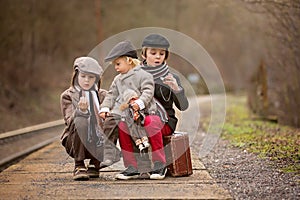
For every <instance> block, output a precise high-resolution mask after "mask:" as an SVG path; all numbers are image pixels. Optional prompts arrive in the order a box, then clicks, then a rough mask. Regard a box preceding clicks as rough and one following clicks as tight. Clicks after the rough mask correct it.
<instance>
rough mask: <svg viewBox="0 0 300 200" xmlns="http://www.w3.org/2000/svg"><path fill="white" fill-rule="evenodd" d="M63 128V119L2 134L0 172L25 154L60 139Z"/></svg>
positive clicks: (0, 136) (0, 137)
mask: <svg viewBox="0 0 300 200" xmlns="http://www.w3.org/2000/svg"><path fill="white" fill-rule="evenodd" d="M63 128H64V122H63V120H57V121H52V122H48V123H43V124H39V125H35V126H30V127H26V128H23V129H18V130H14V131H10V132H6V133H2V134H0V172H1V171H3V170H4V169H5V168H7V167H8V166H10V165H11V164H13V163H15V162H17V161H18V160H20V159H22V158H23V157H24V156H26V155H28V154H30V153H32V152H34V151H36V150H38V149H40V148H42V147H44V146H46V145H48V144H50V143H52V142H53V141H55V140H58V139H59V137H60V136H61V133H62V130H63Z"/></svg>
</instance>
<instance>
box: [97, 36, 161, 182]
mask: <svg viewBox="0 0 300 200" xmlns="http://www.w3.org/2000/svg"><path fill="white" fill-rule="evenodd" d="M105 61H111V62H112V64H113V65H114V67H115V69H116V71H117V72H119V74H118V75H117V76H116V77H115V78H114V80H113V82H112V84H111V86H110V89H109V92H108V94H107V96H106V97H105V99H104V101H103V103H102V105H101V111H100V116H101V117H103V118H107V117H110V116H111V115H119V116H122V115H123V111H122V110H121V109H120V106H122V104H123V103H124V101H123V99H124V97H125V96H127V91H128V90H129V89H130V90H133V91H134V92H135V93H136V95H135V99H134V100H133V101H132V102H131V103H130V107H131V108H132V109H133V111H139V112H140V111H142V113H144V114H145V117H144V122H143V126H138V128H143V129H145V131H146V133H147V135H148V138H149V142H150V144H151V147H152V148H151V149H152V160H153V161H156V160H165V157H164V152H163V151H156V143H157V142H156V140H154V139H153V138H154V137H153V136H156V135H158V137H159V138H162V135H161V132H160V129H161V127H162V126H158V124H159V123H156V122H157V121H160V119H159V117H158V116H157V115H156V113H157V107H156V103H155V101H154V99H153V94H154V93H153V92H154V81H153V77H152V75H151V74H149V73H148V72H146V71H144V70H142V69H141V66H140V65H139V64H140V63H139V60H137V53H136V51H135V48H134V47H133V45H132V44H131V43H130V42H129V41H123V42H120V43H118V44H117V45H116V46H114V47H113V49H112V50H111V51H110V52H109V54H108V55H107V57H106V58H105ZM125 98H126V97H125ZM126 117H127V116H125V118H126ZM120 118H121V117H120ZM128 125H129V124H128V123H126V122H125V121H122V120H121V121H119V122H118V131H119V132H118V133H119V142H120V146H121V149H122V154H123V161H124V166H125V167H126V169H125V170H124V171H123V172H121V173H119V174H117V175H116V178H117V179H122V180H127V179H132V178H137V177H139V175H140V171H139V169H140V168H139V166H138V162H137V159H136V157H135V155H134V152H133V151H134V148H133V146H130V147H129V148H128V143H130V144H131V145H132V144H133V140H132V134H131V133H130V131H133V130H132V129H131V128H132V127H129V126H128ZM140 133H143V131H142V132H140ZM124 137H129V140H128V141H124V140H123V138H124ZM108 140H109V138H108ZM112 143H114V141H112ZM105 146H106V145H105ZM105 160H106V153H105V152H104V162H105Z"/></svg>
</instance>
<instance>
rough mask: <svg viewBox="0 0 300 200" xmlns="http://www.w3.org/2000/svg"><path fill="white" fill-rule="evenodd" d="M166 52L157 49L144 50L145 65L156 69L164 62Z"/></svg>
mask: <svg viewBox="0 0 300 200" xmlns="http://www.w3.org/2000/svg"><path fill="white" fill-rule="evenodd" d="M165 57H166V50H164V49H158V48H147V49H146V62H147V65H149V66H152V67H156V66H159V65H161V64H162V63H163V62H164V61H165Z"/></svg>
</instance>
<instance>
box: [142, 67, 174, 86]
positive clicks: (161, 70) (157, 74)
mask: <svg viewBox="0 0 300 200" xmlns="http://www.w3.org/2000/svg"><path fill="white" fill-rule="evenodd" d="M142 69H143V70H145V71H146V72H148V73H150V74H152V75H153V78H154V81H155V82H156V81H157V79H160V78H161V77H162V78H163V77H165V76H167V75H168V73H169V67H168V65H167V63H166V62H164V63H163V64H161V65H159V66H156V67H153V66H148V65H147V63H146V62H143V65H142Z"/></svg>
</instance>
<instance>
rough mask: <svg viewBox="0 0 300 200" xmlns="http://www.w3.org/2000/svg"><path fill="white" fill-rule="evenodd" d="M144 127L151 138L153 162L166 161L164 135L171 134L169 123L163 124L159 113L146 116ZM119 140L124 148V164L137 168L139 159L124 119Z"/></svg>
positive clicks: (120, 126)
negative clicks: (137, 159)
mask: <svg viewBox="0 0 300 200" xmlns="http://www.w3.org/2000/svg"><path fill="white" fill-rule="evenodd" d="M144 128H145V130H146V133H147V135H148V138H149V142H150V144H151V149H152V162H155V161H160V162H162V163H164V164H165V163H166V158H165V152H164V144H163V136H165V135H171V134H172V130H171V128H170V127H169V125H167V124H163V123H162V121H161V120H160V118H159V116H157V115H148V116H146V117H145V124H144ZM119 142H120V146H121V149H122V154H123V161H124V166H125V167H128V166H129V165H132V166H134V167H136V168H137V161H136V157H135V155H134V154H135V153H134V149H133V145H134V144H133V142H132V139H131V136H130V134H129V130H128V127H127V124H126V123H125V122H123V121H121V122H120V123H119Z"/></svg>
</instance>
